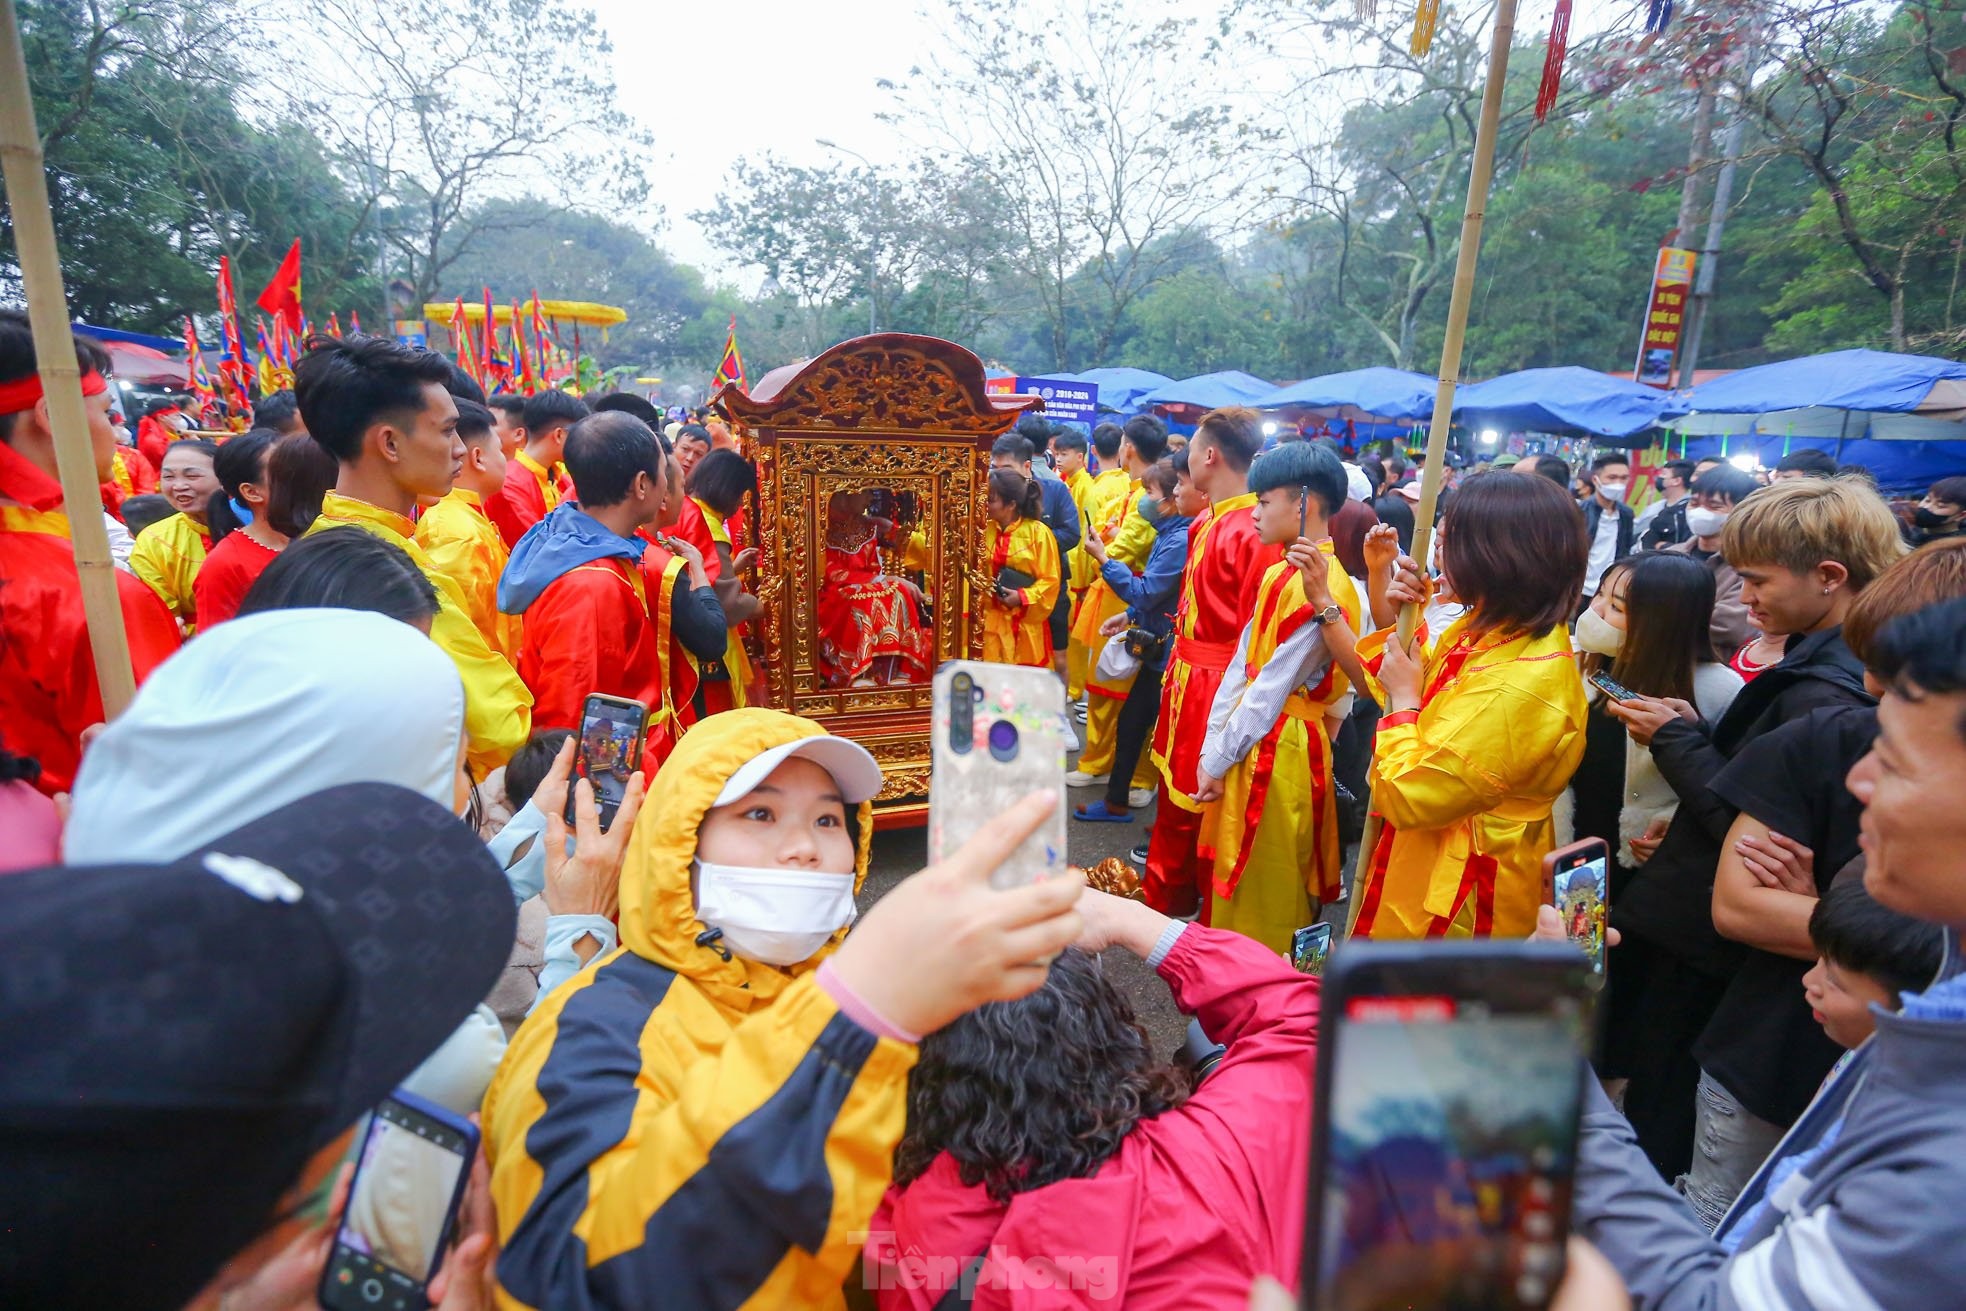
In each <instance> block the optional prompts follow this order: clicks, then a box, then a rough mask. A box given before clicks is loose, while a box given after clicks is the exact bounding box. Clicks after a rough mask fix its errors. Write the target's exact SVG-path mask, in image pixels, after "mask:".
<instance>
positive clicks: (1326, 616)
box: [1311, 601, 1345, 624]
mask: <svg viewBox="0 0 1966 1311" xmlns="http://www.w3.org/2000/svg"><path fill="white" fill-rule="evenodd" d="M1344 617H1345V612H1344V611H1343V610H1340V609H1339V608H1338V603H1337V602H1336V601H1333V602H1332V603H1331V604H1330V605H1328V606H1326V607H1324V609H1322V610H1320V611H1318V612H1317V613H1316V614H1314V615H1312V616H1311V622H1312V623H1314V624H1335V623H1337V622H1338V621H1339V620H1340V619H1343V618H1344Z"/></svg>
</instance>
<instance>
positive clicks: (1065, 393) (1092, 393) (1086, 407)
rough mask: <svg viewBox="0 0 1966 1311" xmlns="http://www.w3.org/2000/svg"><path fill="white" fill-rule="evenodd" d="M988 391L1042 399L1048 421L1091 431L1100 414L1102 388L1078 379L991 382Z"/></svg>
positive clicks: (999, 394)
mask: <svg viewBox="0 0 1966 1311" xmlns="http://www.w3.org/2000/svg"><path fill="white" fill-rule="evenodd" d="M984 390H986V391H988V392H989V393H990V395H992V396H1009V395H1013V394H1014V395H1018V396H1041V397H1043V398H1044V417H1045V418H1047V419H1056V420H1058V422H1060V423H1076V424H1082V425H1084V426H1085V427H1086V428H1088V429H1089V428H1091V427H1092V425H1093V424H1094V423H1095V422H1097V421H1098V420H1097V416H1098V413H1099V384H1098V383H1096V382H1079V381H1078V380H1076V379H1074V378H991V379H989V380H988V381H987V382H986V383H985V384H984Z"/></svg>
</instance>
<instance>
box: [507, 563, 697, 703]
mask: <svg viewBox="0 0 1966 1311" xmlns="http://www.w3.org/2000/svg"><path fill="white" fill-rule="evenodd" d="M519 677H520V678H522V679H524V680H525V684H526V686H527V687H529V688H531V689H532V697H533V702H532V723H533V727H534V728H535V729H541V728H567V729H572V730H574V731H575V732H578V731H579V730H580V707H581V703H582V702H583V701H584V700H585V699H586V698H587V695H588V694H589V693H590V692H600V693H602V694H604V695H607V696H621V697H628V698H629V699H631V700H634V701H640V702H642V703H643V704H644V705H647V706H649V707H651V708H653V707H655V706H658V705H660V704H661V703H662V658H661V653H660V650H659V649H658V647H657V645H656V640H655V625H654V624H652V623H650V622H649V615H648V609H647V606H646V603H645V602H644V600H643V587H642V577H641V574H640V572H639V571H638V570H637V569H636V567H635V566H634V565H631V564H630V563H628V562H627V561H626V560H621V559H606V560H595V561H593V562H591V563H589V564H583V565H576V566H575V567H574V568H572V569H569V570H567V572H565V573H563V574H561V575H560V576H559V577H558V578H555V579H554V580H553V581H552V582H550V583H548V584H547V585H546V590H545V591H543V592H541V593H540V594H539V599H538V600H536V601H534V602H533V603H532V604H531V605H529V606H527V607H526V612H525V636H524V638H523V640H522V642H521V645H520V649H519Z"/></svg>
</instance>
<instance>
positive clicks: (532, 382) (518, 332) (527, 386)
mask: <svg viewBox="0 0 1966 1311" xmlns="http://www.w3.org/2000/svg"><path fill="white" fill-rule="evenodd" d="M525 323H526V321H525V319H524V318H523V317H522V316H521V315H520V312H519V302H518V301H516V300H515V301H513V302H512V362H513V363H514V364H515V365H516V366H517V367H518V373H519V392H520V394H521V395H524V396H530V395H532V394H533V393H534V392H536V391H538V390H539V375H538V373H537V372H536V371H535V370H534V369H533V363H532V355H533V353H532V351H531V350H529V349H527V347H526V328H525Z"/></svg>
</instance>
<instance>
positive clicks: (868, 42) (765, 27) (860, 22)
mask: <svg viewBox="0 0 1966 1311" xmlns="http://www.w3.org/2000/svg"><path fill="white" fill-rule="evenodd" d="M585 2H586V3H588V4H590V5H591V6H592V7H593V9H594V11H595V13H596V15H597V16H598V17H599V19H600V21H601V23H602V24H603V25H604V26H605V27H606V28H607V30H608V32H609V34H610V36H611V37H612V38H613V41H614V50H615V80H616V84H617V86H618V87H619V90H620V103H621V106H622V108H623V109H625V110H627V111H628V112H629V113H632V114H634V115H635V116H636V117H637V118H639V119H640V120H641V121H642V122H643V123H644V124H646V125H647V126H648V128H649V129H650V131H651V132H652V134H653V135H654V137H655V159H654V161H653V163H654V167H653V168H652V169H651V172H652V173H653V174H654V176H655V177H656V180H657V183H658V187H659V191H660V193H661V196H662V198H663V209H664V223H663V227H662V230H661V232H660V234H659V236H660V240H661V243H662V245H663V246H664V248H665V249H667V250H668V251H669V253H670V254H672V255H673V256H675V257H676V258H678V259H680V260H682V261H684V262H685V263H689V264H694V265H695V266H696V267H698V268H700V269H702V270H704V271H705V273H706V274H708V275H710V276H711V277H712V278H713V279H715V280H723V281H740V282H741V283H742V284H743V285H744V286H745V287H746V288H747V289H749V288H751V287H752V286H753V284H755V282H756V280H757V278H758V277H759V276H761V275H760V274H759V272H758V271H757V270H755V269H752V270H749V271H746V272H740V270H739V269H738V267H737V266H735V265H734V264H732V263H731V261H729V260H728V259H726V258H725V257H724V256H723V255H721V254H720V253H719V252H717V251H716V250H715V249H714V248H713V247H712V246H711V245H710V243H709V241H708V240H707V239H706V238H705V236H704V234H703V232H702V230H701V229H700V228H699V227H698V226H697V225H696V224H695V223H692V222H691V221H690V218H689V215H690V212H691V211H692V210H695V209H699V208H704V207H707V206H708V205H709V203H710V201H711V200H712V199H713V198H714V197H715V195H716V193H717V190H718V189H719V187H720V186H721V185H722V181H723V176H724V171H725V169H726V168H727V167H728V165H729V164H730V162H731V161H732V160H733V159H735V158H736V157H738V156H740V155H750V156H759V155H762V154H764V153H766V152H767V151H770V152H772V153H774V154H776V155H777V156H778V157H780V158H781V159H784V160H787V161H789V162H791V163H795V164H808V165H824V164H826V163H827V162H829V161H834V160H837V161H839V162H842V163H845V164H848V165H852V164H854V163H855V162H856V161H855V160H854V159H853V157H852V156H851V155H847V154H844V153H841V152H836V151H829V150H827V149H825V148H824V147H822V146H820V145H819V144H818V142H819V141H820V140H827V141H831V142H834V143H835V144H836V145H838V146H839V147H841V148H842V150H843V151H857V152H859V153H860V154H861V155H864V156H865V157H866V158H867V159H869V160H871V161H873V162H874V163H876V164H897V163H900V162H902V161H904V160H905V159H907V158H908V156H909V154H910V153H911V152H910V150H909V147H908V144H907V143H906V142H905V141H904V140H903V139H902V138H901V137H900V136H899V134H898V133H897V131H896V129H894V128H892V127H889V126H888V125H886V124H883V123H881V122H879V121H877V118H876V116H877V115H878V114H879V113H880V112H882V111H883V110H885V109H888V108H890V107H892V104H893V99H894V98H893V96H892V95H891V94H890V93H888V92H885V91H882V90H881V89H880V88H879V86H878V85H877V83H878V82H879V81H880V79H882V78H892V79H895V80H900V79H903V78H905V77H907V75H908V72H909V70H910V69H911V68H912V67H914V66H915V65H917V64H919V63H921V62H923V61H924V60H925V59H926V58H927V56H928V54H929V52H930V51H932V50H933V49H934V47H935V44H936V24H935V23H934V22H933V21H932V20H931V19H928V18H924V17H923V16H922V13H921V10H922V9H923V8H927V9H929V10H930V12H933V11H934V9H935V7H936V5H937V3H938V0H854V3H852V4H850V5H815V4H812V3H810V0H719V2H717V3H710V4H677V3H673V2H667V3H665V2H663V0H657V3H649V0H585ZM1164 2H1165V3H1166V4H1167V6H1168V7H1169V8H1170V9H1172V10H1173V11H1174V12H1176V13H1181V14H1186V15H1190V16H1193V17H1195V18H1198V19H1201V20H1204V21H1212V20H1213V19H1214V18H1215V17H1216V16H1217V15H1219V14H1220V12H1221V10H1222V8H1223V0H1164ZM1643 7H1644V6H1643V0H1579V3H1578V4H1577V12H1576V14H1575V16H1574V17H1573V18H1572V20H1571V31H1570V44H1571V48H1572V50H1573V51H1575V50H1576V48H1577V47H1578V45H1579V44H1580V43H1581V42H1582V41H1583V40H1585V39H1587V36H1588V34H1590V33H1592V32H1596V31H1600V30H1602V29H1603V28H1604V27H1606V26H1607V25H1608V24H1610V23H1612V22H1620V21H1621V22H1622V24H1624V25H1627V26H1629V25H1631V24H1632V22H1633V14H1634V11H1635V10H1636V11H1637V12H1639V13H1642V11H1643ZM1154 8H1155V9H1156V12H1158V7H1157V6H1155V7H1154ZM1483 8H1484V10H1485V6H1484V7H1483ZM1553 8H1554V0H1522V4H1521V11H1520V13H1519V14H1518V17H1517V27H1516V30H1517V33H1518V39H1521V38H1522V37H1524V36H1529V35H1535V36H1540V35H1541V34H1542V33H1543V32H1546V31H1547V30H1548V27H1549V22H1550V15H1551V12H1552V10H1553ZM1393 21H1397V20H1393ZM1167 92H1168V89H1167V88H1154V89H1152V91H1151V92H1150V93H1158V94H1167Z"/></svg>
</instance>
